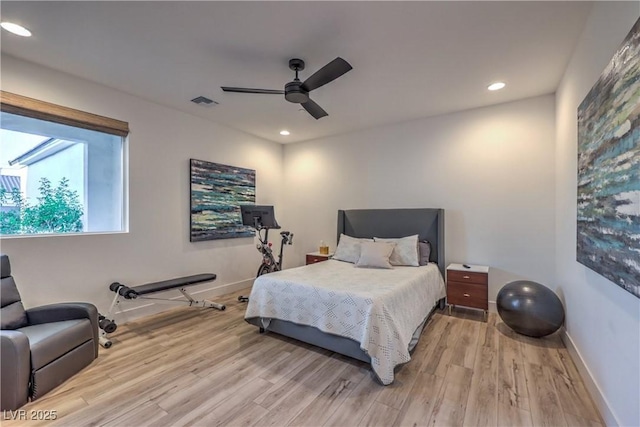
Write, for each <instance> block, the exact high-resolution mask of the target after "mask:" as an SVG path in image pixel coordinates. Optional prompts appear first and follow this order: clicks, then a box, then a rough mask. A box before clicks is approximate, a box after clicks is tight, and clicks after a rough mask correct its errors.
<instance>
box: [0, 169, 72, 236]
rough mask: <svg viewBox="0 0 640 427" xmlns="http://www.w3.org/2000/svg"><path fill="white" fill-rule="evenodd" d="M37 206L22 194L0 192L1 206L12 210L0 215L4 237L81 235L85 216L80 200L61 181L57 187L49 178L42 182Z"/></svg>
mask: <svg viewBox="0 0 640 427" xmlns="http://www.w3.org/2000/svg"><path fill="white" fill-rule="evenodd" d="M38 190H39V191H40V197H38V203H36V204H34V205H31V204H29V203H28V202H27V201H26V200H25V199H24V197H23V196H22V194H21V193H20V190H19V189H17V188H14V189H13V190H11V191H7V190H6V189H4V188H3V189H0V204H1V205H2V206H6V205H7V204H9V203H11V205H12V206H14V207H15V209H13V210H6V211H4V212H0V233H1V234H42V233H74V232H80V231H82V215H83V214H84V211H83V207H82V204H81V203H80V197H79V196H78V193H77V192H76V191H73V190H70V189H69V180H68V179H67V178H62V179H61V180H60V183H59V184H58V186H57V187H53V186H52V185H51V181H49V180H48V179H47V178H42V179H40V186H39V187H38Z"/></svg>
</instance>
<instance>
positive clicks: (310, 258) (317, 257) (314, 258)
mask: <svg viewBox="0 0 640 427" xmlns="http://www.w3.org/2000/svg"><path fill="white" fill-rule="evenodd" d="M328 259H329V255H309V254H307V265H309V264H315V263H316V262H322V261H326V260H328Z"/></svg>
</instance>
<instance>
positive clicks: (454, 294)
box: [447, 282, 489, 310]
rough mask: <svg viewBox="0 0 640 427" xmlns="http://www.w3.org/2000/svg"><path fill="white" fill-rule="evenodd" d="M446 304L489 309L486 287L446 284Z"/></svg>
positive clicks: (457, 283) (454, 283)
mask: <svg viewBox="0 0 640 427" xmlns="http://www.w3.org/2000/svg"><path fill="white" fill-rule="evenodd" d="M447 303H449V304H453V305H463V306H466V307H474V308H480V309H482V310H488V309H489V298H488V295H487V286H486V285H476V284H473V283H461V282H449V283H447Z"/></svg>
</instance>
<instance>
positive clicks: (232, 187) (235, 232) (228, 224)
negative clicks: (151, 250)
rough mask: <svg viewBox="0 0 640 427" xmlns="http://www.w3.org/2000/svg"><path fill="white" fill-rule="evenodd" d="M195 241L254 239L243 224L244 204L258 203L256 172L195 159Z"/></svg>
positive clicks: (193, 197) (251, 231)
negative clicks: (241, 209)
mask: <svg viewBox="0 0 640 427" xmlns="http://www.w3.org/2000/svg"><path fill="white" fill-rule="evenodd" d="M190 172H191V174H190V176H191V237H190V240H191V241H192V242H199V241H202V240H214V239H231V238H235V237H252V236H254V234H255V233H254V230H253V228H251V227H245V226H243V225H242V218H241V216H240V205H253V204H255V202H256V171H255V170H253V169H244V168H239V167H235V166H229V165H223V164H220V163H211V162H206V161H204V160H195V159H191V162H190Z"/></svg>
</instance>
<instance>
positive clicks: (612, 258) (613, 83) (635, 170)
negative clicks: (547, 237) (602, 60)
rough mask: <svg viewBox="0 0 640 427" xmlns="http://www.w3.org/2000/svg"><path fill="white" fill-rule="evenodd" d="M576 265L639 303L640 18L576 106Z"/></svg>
mask: <svg viewBox="0 0 640 427" xmlns="http://www.w3.org/2000/svg"><path fill="white" fill-rule="evenodd" d="M577 226H578V230H577V231H578V234H577V260H578V262H580V263H581V264H584V265H585V266H587V267H589V268H590V269H592V270H594V271H595V272H597V273H599V274H601V275H602V276H604V277H606V278H607V279H609V280H611V281H612V282H614V283H615V284H617V285H618V286H620V287H622V288H623V289H625V290H627V291H629V292H631V293H632V294H633V295H635V296H636V297H639V298H640V19H639V20H638V21H637V22H636V23H635V25H634V26H633V28H632V29H631V32H630V33H629V34H628V35H627V37H626V39H625V40H624V42H623V43H622V46H621V47H620V48H619V49H618V51H617V52H616V54H615V55H614V56H613V59H611V62H610V63H609V65H607V68H606V69H605V70H604V72H603V73H602V75H601V76H600V78H599V79H598V81H597V82H596V84H595V85H594V86H593V88H592V89H591V91H590V92H589V93H588V94H587V96H586V98H585V99H584V101H582V103H581V104H580V106H579V107H578V210H577Z"/></svg>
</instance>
